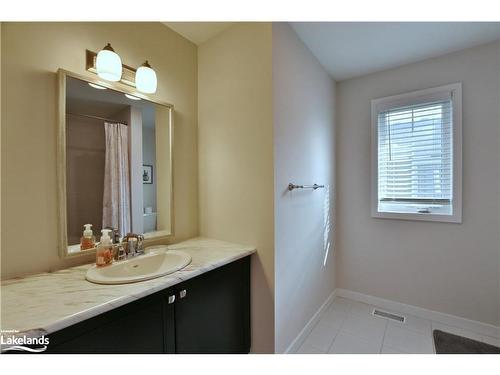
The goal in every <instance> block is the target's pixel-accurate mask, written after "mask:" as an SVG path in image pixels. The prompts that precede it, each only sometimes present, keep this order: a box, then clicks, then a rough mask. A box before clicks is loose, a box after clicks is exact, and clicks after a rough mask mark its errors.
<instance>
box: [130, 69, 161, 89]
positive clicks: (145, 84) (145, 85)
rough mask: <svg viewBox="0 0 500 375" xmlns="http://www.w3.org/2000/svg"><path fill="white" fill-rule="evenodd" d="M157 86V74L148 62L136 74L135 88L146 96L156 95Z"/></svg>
mask: <svg viewBox="0 0 500 375" xmlns="http://www.w3.org/2000/svg"><path fill="white" fill-rule="evenodd" d="M157 84H158V82H157V79H156V72H155V71H154V70H153V69H152V68H151V65H149V63H148V62H147V61H146V62H145V63H144V64H142V66H140V67H139V68H138V69H137V71H136V72H135V87H136V88H137V90H139V91H140V92H143V93H145V94H154V93H155V92H156V86H157Z"/></svg>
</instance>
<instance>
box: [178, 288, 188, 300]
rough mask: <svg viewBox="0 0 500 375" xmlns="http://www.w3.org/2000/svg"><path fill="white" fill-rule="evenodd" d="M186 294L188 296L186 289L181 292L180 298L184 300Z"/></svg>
mask: <svg viewBox="0 0 500 375" xmlns="http://www.w3.org/2000/svg"><path fill="white" fill-rule="evenodd" d="M186 294H187V292H186V289H183V290H181V291H180V292H179V297H180V298H184V297H186Z"/></svg>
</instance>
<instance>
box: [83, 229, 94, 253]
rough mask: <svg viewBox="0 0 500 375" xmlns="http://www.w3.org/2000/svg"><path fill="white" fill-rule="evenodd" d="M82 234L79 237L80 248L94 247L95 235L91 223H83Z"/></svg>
mask: <svg viewBox="0 0 500 375" xmlns="http://www.w3.org/2000/svg"><path fill="white" fill-rule="evenodd" d="M84 227H85V230H84V231H83V236H82V238H81V239H80V250H88V249H93V248H94V247H95V236H94V233H93V232H92V224H85V225H84Z"/></svg>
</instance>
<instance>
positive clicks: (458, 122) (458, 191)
mask: <svg viewBox="0 0 500 375" xmlns="http://www.w3.org/2000/svg"><path fill="white" fill-rule="evenodd" d="M451 93H452V94H451ZM446 94H448V95H451V97H452V107H453V108H452V138H453V139H452V147H453V149H452V163H453V166H452V174H453V175H452V200H451V207H452V212H451V214H443V213H438V212H435V213H418V212H385V211H382V212H381V211H379V210H378V209H379V208H378V207H379V199H378V113H379V112H382V111H384V110H388V109H391V108H398V107H404V106H408V105H417V104H419V103H426V102H430V101H432V100H436V99H438V100H439V99H440V98H443V96H444V95H446ZM371 121H372V124H371V125H372V144H371V147H372V176H371V179H372V181H371V184H372V185H371V205H372V207H371V214H372V217H374V218H383V219H401V220H421V221H440V222H449V223H461V222H462V83H461V82H459V83H453V84H450V85H445V86H439V87H433V88H429V89H425V90H418V91H412V92H409V93H405V94H400V95H394V96H388V97H384V98H378V99H373V100H372V101H371Z"/></svg>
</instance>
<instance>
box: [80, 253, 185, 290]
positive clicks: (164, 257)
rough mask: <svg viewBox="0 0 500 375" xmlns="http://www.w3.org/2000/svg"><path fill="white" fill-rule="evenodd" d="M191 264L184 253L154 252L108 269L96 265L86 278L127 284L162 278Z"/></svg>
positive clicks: (102, 282)
mask: <svg viewBox="0 0 500 375" xmlns="http://www.w3.org/2000/svg"><path fill="white" fill-rule="evenodd" d="M189 263H191V256H190V255H189V254H186V253H185V252H183V251H177V250H169V251H166V252H152V253H149V254H146V255H141V256H138V257H137V258H132V259H128V260H124V261H119V262H115V263H113V264H111V265H110V266H106V267H96V266H95V265H94V266H93V267H92V268H90V269H89V270H88V271H87V275H86V276H85V278H86V279H87V280H88V281H91V282H93V283H97V284H126V283H135V282H138V281H144V280H149V279H154V278H156V277H161V276H165V275H168V274H169V273H173V272H175V271H178V270H180V269H182V268H184V267H186V266H187V265H188V264H189Z"/></svg>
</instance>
